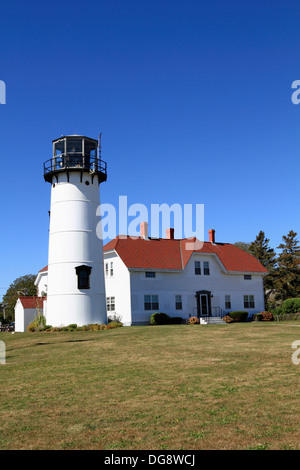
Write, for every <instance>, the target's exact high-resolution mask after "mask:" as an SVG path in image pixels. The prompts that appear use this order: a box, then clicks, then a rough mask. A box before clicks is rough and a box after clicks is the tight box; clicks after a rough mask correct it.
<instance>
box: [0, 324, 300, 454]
mask: <svg viewBox="0 0 300 470" xmlns="http://www.w3.org/2000/svg"><path fill="white" fill-rule="evenodd" d="M299 327H300V322H299V323H297V322H291V323H288V322H286V323H284V322H282V323H277V322H276V323H262V322H254V323H245V324H226V325H194V326H189V325H170V326H149V327H147V326H144V327H127V328H126V327H123V328H118V329H115V330H108V331H95V332H92V331H81V332H80V331H78V332H76V331H74V332H56V333H49V332H43V333H42V332H41V333H15V334H11V333H1V334H0V339H1V340H2V341H4V342H5V344H6V349H7V358H6V364H5V365H0V390H1V392H0V396H1V402H0V424H1V425H0V449H2V450H5V449H72V450H73V449H106V450H114V449H119V450H122V449H123V450H131V449H145V450H155V449H157V450H160V449H165V450H195V449H270V450H271V449H299V447H300V445H299V443H300V433H299V430H300V426H299V424H300V423H299V421H300V420H299V414H300V413H299V412H300V405H299V398H300V397H299V385H300V383H299V376H300V365H299V366H297V365H294V364H293V363H292V360H291V357H292V353H293V352H294V350H293V349H292V347H291V345H292V342H293V341H295V340H300V328H299Z"/></svg>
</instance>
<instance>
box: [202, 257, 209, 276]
mask: <svg viewBox="0 0 300 470" xmlns="http://www.w3.org/2000/svg"><path fill="white" fill-rule="evenodd" d="M203 275H204V276H210V267H209V261H203Z"/></svg>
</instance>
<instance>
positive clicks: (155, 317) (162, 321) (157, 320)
mask: <svg viewBox="0 0 300 470" xmlns="http://www.w3.org/2000/svg"><path fill="white" fill-rule="evenodd" d="M169 318H170V317H169V315H167V314H166V313H163V312H159V313H152V315H151V318H150V324H151V325H167V324H168V323H169Z"/></svg>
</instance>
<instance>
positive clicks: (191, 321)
mask: <svg viewBox="0 0 300 470" xmlns="http://www.w3.org/2000/svg"><path fill="white" fill-rule="evenodd" d="M197 323H200V321H199V318H197V317H191V318H189V319H188V325H196V324H197Z"/></svg>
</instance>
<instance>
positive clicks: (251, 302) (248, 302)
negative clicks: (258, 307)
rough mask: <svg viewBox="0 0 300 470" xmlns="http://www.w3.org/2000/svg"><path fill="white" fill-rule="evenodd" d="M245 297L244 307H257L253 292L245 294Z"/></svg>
mask: <svg viewBox="0 0 300 470" xmlns="http://www.w3.org/2000/svg"><path fill="white" fill-rule="evenodd" d="M251 298H252V300H251ZM243 299H244V308H255V297H254V295H253V294H245V295H244V296H243Z"/></svg>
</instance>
